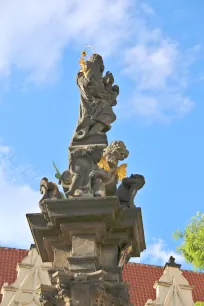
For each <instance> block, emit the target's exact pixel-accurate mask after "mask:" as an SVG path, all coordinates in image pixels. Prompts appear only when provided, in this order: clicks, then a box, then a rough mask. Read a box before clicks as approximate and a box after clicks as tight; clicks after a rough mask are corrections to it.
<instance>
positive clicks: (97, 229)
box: [27, 197, 145, 306]
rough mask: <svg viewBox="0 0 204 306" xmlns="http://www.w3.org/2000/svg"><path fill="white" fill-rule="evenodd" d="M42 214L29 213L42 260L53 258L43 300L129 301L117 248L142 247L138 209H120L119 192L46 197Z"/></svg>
mask: <svg viewBox="0 0 204 306" xmlns="http://www.w3.org/2000/svg"><path fill="white" fill-rule="evenodd" d="M41 205H43V208H44V209H43V212H44V214H27V219H28V222H29V225H30V228H31V232H32V234H33V238H34V240H35V244H36V247H37V249H38V252H39V254H40V255H41V257H42V261H43V262H48V261H49V262H52V269H50V271H49V273H50V278H51V283H52V285H51V286H43V285H42V286H41V287H40V288H39V293H40V294H41V297H42V305H47V306H48V305H49V306H51V305H52V306H53V305H74V306H75V305H77V306H89V305H92V306H96V305H100V306H102V305H103V306H106V305H107V306H108V305H115V306H116V305H117V306H129V305H130V301H129V294H128V286H127V285H126V284H124V283H123V282H122V279H121V268H119V267H118V263H119V257H120V252H121V250H123V248H124V247H125V246H126V245H127V244H128V243H130V242H131V243H132V247H133V251H132V256H135V257H139V256H140V253H141V252H142V251H143V250H144V249H145V240H144V233H143V223H142V216H141V209H140V208H135V207H132V208H125V209H124V208H121V207H120V205H119V200H118V197H105V198H72V199H66V200H45V201H44V202H43V203H42V204H41Z"/></svg>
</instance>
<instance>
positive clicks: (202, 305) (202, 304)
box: [195, 302, 204, 306]
mask: <svg viewBox="0 0 204 306" xmlns="http://www.w3.org/2000/svg"><path fill="white" fill-rule="evenodd" d="M195 306H204V302H196V303H195Z"/></svg>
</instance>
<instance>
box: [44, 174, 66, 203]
mask: <svg viewBox="0 0 204 306" xmlns="http://www.w3.org/2000/svg"><path fill="white" fill-rule="evenodd" d="M40 193H41V194H42V195H43V196H42V199H41V200H40V202H39V203H41V202H42V201H43V200H46V199H49V200H56V199H61V198H62V194H61V192H60V191H59V189H58V187H57V184H55V183H53V182H49V181H48V179H47V178H46V177H44V178H43V179H42V180H41V182H40Z"/></svg>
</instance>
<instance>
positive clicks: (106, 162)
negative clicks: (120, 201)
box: [90, 141, 129, 197]
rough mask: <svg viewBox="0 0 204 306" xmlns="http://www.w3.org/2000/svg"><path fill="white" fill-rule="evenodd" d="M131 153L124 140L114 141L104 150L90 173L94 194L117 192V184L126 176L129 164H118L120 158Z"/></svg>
mask: <svg viewBox="0 0 204 306" xmlns="http://www.w3.org/2000/svg"><path fill="white" fill-rule="evenodd" d="M128 155H129V151H128V150H127V149H126V146H125V144H124V143H123V142H122V141H113V142H112V143H111V144H110V145H109V146H108V147H107V148H105V149H104V151H103V156H102V158H101V160H100V161H99V163H98V165H96V166H95V169H94V170H93V171H92V172H91V173H90V177H91V186H92V189H93V194H94V196H96V197H98V196H112V195H115V194H116V191H117V188H116V185H117V183H118V181H119V180H122V179H123V178H124V177H125V176H126V167H127V164H122V165H120V166H118V162H119V161H120V160H124V159H125V158H127V157H128Z"/></svg>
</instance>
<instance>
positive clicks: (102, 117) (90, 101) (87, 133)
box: [71, 54, 119, 146]
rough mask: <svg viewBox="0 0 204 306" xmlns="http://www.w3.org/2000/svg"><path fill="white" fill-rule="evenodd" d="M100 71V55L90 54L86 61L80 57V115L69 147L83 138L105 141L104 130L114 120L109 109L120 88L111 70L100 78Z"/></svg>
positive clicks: (114, 101)
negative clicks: (81, 67)
mask: <svg viewBox="0 0 204 306" xmlns="http://www.w3.org/2000/svg"><path fill="white" fill-rule="evenodd" d="M103 72H104V63H103V59H102V57H101V56H100V55H99V54H92V55H91V56H90V57H89V59H88V61H86V62H85V61H84V60H83V69H82V70H80V71H79V72H78V74H77V85H78V87H79V90H80V116H79V120H78V125H77V128H76V130H75V133H74V137H73V140H72V143H71V146H72V145H73V144H75V143H77V142H78V141H82V140H84V141H85V139H86V138H89V139H90V138H91V143H95V141H96V142H97V141H100V142H101V141H102V143H106V142H107V140H106V135H105V133H106V132H107V131H108V130H110V128H111V123H112V122H114V121H115V120H116V116H115V114H114V112H113V109H112V108H113V106H115V105H116V103H117V102H116V98H117V96H118V94H119V87H118V86H117V85H113V83H114V77H113V75H112V73H110V72H109V71H108V72H106V75H105V76H104V77H103ZM94 136H96V137H94ZM99 136H100V137H99ZM101 137H102V138H101ZM85 143H87V141H85Z"/></svg>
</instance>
